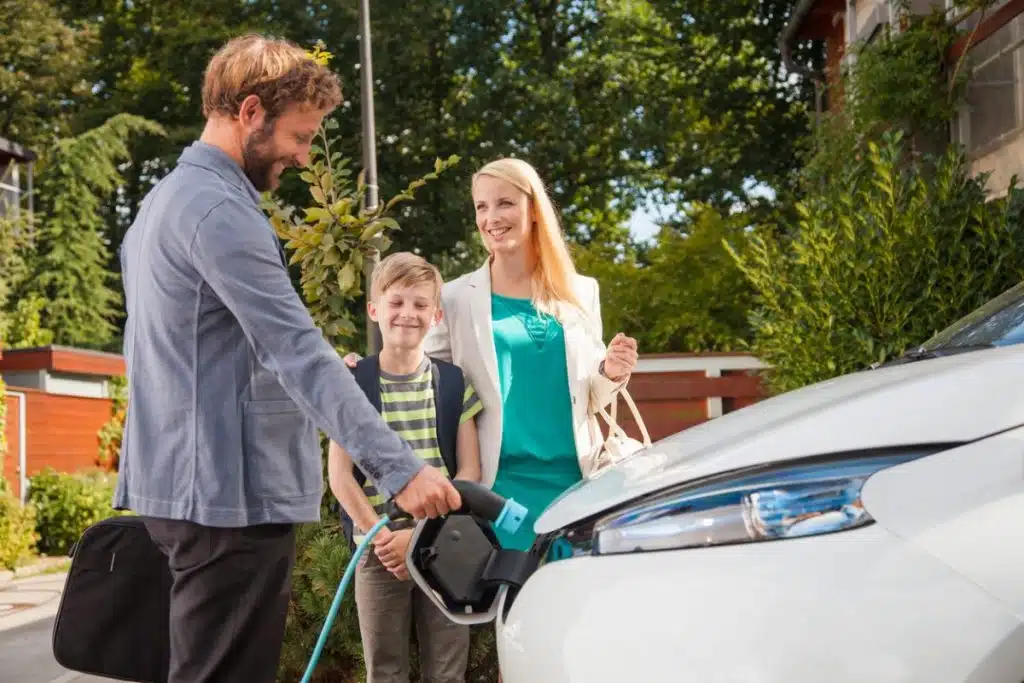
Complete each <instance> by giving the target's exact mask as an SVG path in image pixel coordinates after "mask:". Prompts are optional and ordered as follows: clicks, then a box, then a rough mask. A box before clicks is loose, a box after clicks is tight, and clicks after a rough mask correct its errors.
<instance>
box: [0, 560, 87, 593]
mask: <svg viewBox="0 0 1024 683" xmlns="http://www.w3.org/2000/svg"><path fill="white" fill-rule="evenodd" d="M70 567H71V558H68V557H63V556H57V557H48V558H45V559H42V560H39V561H37V562H33V563H32V564H30V565H26V566H24V567H18V568H17V569H15V570H14V571H11V570H9V569H3V570H0V590H2V589H4V588H6V587H7V586H9V585H10V584H11V583H13V582H14V581H17V580H19V579H27V578H30V577H33V576H41V575H44V574H66V573H67V571H68V569H69V568H70Z"/></svg>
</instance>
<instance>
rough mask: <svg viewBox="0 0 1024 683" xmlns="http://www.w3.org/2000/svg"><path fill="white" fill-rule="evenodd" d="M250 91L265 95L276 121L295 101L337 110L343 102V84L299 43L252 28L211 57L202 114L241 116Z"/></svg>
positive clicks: (262, 100) (262, 99)
mask: <svg viewBox="0 0 1024 683" xmlns="http://www.w3.org/2000/svg"><path fill="white" fill-rule="evenodd" d="M249 95H256V96H258V97H259V98H260V104H262V105H263V108H264V109H265V110H266V111H267V115H268V116H269V118H270V120H271V121H273V120H274V119H276V118H277V117H278V116H279V115H280V114H281V113H282V112H283V111H284V110H285V108H287V107H288V106H290V105H300V106H308V107H312V108H314V109H325V110H333V109H334V108H335V107H337V106H338V105H339V104H340V103H341V83H340V81H339V79H338V77H337V75H335V74H334V72H332V71H331V70H330V69H329V68H327V67H326V66H321V65H319V64H317V63H316V62H314V61H313V60H312V59H311V58H310V56H309V55H308V54H306V51H305V50H303V49H302V48H301V47H299V46H298V45H296V44H295V43H292V42H290V41H287V40H281V39H275V38H267V37H264V36H261V35H258V34H255V33H249V34H246V35H243V36H239V37H237V38H233V39H231V40H229V41H228V42H227V43H226V44H224V46H222V47H221V48H220V49H219V50H218V51H217V53H216V54H215V55H214V56H213V58H212V59H210V62H209V64H208V65H207V67H206V73H205V74H204V77H203V116H205V117H206V118H209V117H210V116H212V115H213V114H222V115H225V116H231V117H234V116H238V111H239V108H240V107H241V106H242V101H243V100H244V99H245V98H246V97H248V96H249Z"/></svg>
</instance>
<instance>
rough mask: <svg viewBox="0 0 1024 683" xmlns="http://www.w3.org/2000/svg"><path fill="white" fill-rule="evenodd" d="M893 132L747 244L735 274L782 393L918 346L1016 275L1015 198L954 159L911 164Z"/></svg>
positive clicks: (1018, 232) (1020, 265) (1022, 270)
mask: <svg viewBox="0 0 1024 683" xmlns="http://www.w3.org/2000/svg"><path fill="white" fill-rule="evenodd" d="M905 147H906V145H905V142H904V140H903V136H902V135H901V134H900V133H887V134H886V135H884V136H883V137H882V138H881V140H880V141H879V142H870V143H868V144H867V145H866V146H865V148H864V149H863V150H862V152H861V153H860V154H858V155H855V156H851V157H849V158H848V160H847V161H846V162H845V163H844V164H842V168H841V169H840V170H841V173H840V174H839V175H837V176H836V177H834V178H833V179H832V180H831V181H830V182H828V183H824V184H821V185H818V186H817V187H815V188H811V190H810V191H809V193H808V195H807V196H806V197H805V198H804V199H803V201H801V202H800V203H799V204H798V205H797V209H798V213H799V216H800V218H799V220H798V222H797V225H795V226H789V229H787V230H781V231H773V232H771V233H769V232H768V231H764V233H763V234H759V235H756V236H754V237H753V238H752V239H751V240H750V241H749V243H748V246H747V252H746V254H745V255H744V256H742V257H740V256H737V260H738V262H739V263H740V267H741V269H742V270H743V272H744V273H745V274H746V276H747V277H748V278H749V279H750V282H751V284H752V285H753V286H754V288H755V290H756V292H757V301H756V304H755V310H754V311H753V313H752V319H751V321H752V325H753V327H754V333H755V334H754V342H753V344H752V350H753V352H754V353H755V354H757V356H758V357H759V358H761V359H762V360H764V361H766V362H767V363H769V364H771V365H772V366H773V368H772V370H771V371H770V372H769V373H768V375H767V380H768V383H769V386H770V387H771V388H772V389H773V390H775V391H787V390H790V389H794V388H797V387H800V386H803V385H806V384H810V383H813V382H817V381H820V380H825V379H828V378H831V377H834V376H837V375H841V374H845V373H848V372H852V371H855V370H861V369H865V368H867V367H868V366H870V365H871V364H872V363H875V362H879V361H885V360H887V359H889V358H892V357H894V356H897V355H899V354H900V353H902V352H904V351H905V350H907V349H908V348H910V347H913V346H917V345H919V344H921V343H923V342H925V341H927V339H928V338H929V337H931V336H932V335H933V334H934V333H936V332H938V331H939V330H941V329H942V328H944V327H946V326H948V325H950V324H952V323H953V322H955V321H956V320H957V319H959V318H960V317H961V316H963V315H965V314H966V313H968V312H970V311H971V310H972V309H974V308H976V307H978V306H980V305H981V304H982V303H984V302H985V301H987V300H988V299H990V298H992V297H993V296H995V295H997V294H999V293H1000V292H1002V291H1004V290H1006V289H1008V288H1009V287H1011V286H1013V285H1015V284H1016V283H1017V282H1019V281H1020V280H1021V277H1022V276H1024V225H1022V223H1021V220H1020V218H1021V213H1020V207H1021V205H1022V204H1021V201H1020V200H1021V193H1020V192H1019V191H1018V190H1017V189H1016V188H1015V187H1011V188H1010V191H1009V194H1008V198H1005V199H998V200H992V201H986V200H988V199H989V198H988V196H987V192H986V189H985V186H986V181H987V177H986V176H984V175H979V176H973V177H972V176H971V175H969V172H968V169H967V165H966V163H965V159H964V157H963V155H962V153H961V152H960V151H959V150H958V149H956V148H953V147H951V148H949V149H948V150H947V151H946V152H945V153H944V154H943V155H942V156H941V157H939V158H937V159H928V158H923V157H914V158H912V157H911V155H910V154H909V153H908V151H907V150H906V149H905Z"/></svg>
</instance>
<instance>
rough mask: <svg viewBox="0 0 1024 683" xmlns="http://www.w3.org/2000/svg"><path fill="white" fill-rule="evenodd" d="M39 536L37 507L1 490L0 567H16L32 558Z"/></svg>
mask: <svg viewBox="0 0 1024 683" xmlns="http://www.w3.org/2000/svg"><path fill="white" fill-rule="evenodd" d="M37 538H38V537H37V535H36V518H35V509H34V508H33V507H32V506H31V505H25V506H22V505H21V501H19V500H18V499H17V498H16V497H15V496H14V495H13V494H12V493H10V492H9V491H0V569H14V568H15V567H17V566H18V565H19V564H21V563H22V562H23V561H24V560H26V559H28V558H30V557H31V556H32V555H33V551H34V550H35V545H36V540H37Z"/></svg>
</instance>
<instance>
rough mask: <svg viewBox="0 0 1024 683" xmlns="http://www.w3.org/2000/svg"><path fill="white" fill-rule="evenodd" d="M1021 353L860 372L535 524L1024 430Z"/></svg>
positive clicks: (692, 437) (733, 426) (762, 406)
mask: <svg viewBox="0 0 1024 683" xmlns="http://www.w3.org/2000/svg"><path fill="white" fill-rule="evenodd" d="M1022 378H1024V345H1015V346H1008V347H1002V348H993V349H989V350H984V351H975V352H971V353H964V354H957V355H953V356H948V357H943V358H937V359H930V360H924V361H918V362H914V363H907V364H904V365H897V366H892V367H886V368H879V369H876V370H868V371H864V372H858V373H854V374H850V375H845V376H842V377H837V378H835V379H832V380H829V381H826V382H821V383H819V384H815V385H812V386H809V387H805V388H803V389H799V390H796V391H791V392H788V393H786V394H782V395H779V396H775V397H772V398H769V399H766V400H764V401H761V402H759V403H755V404H753V405H751V406H747V407H745V408H742V409H740V410H738V411H735V412H733V413H728V414H726V415H724V416H722V417H720V418H716V419H714V420H710V421H708V422H705V423H702V424H700V425H697V426H695V427H691V428H689V429H686V430H684V431H682V432H680V433H678V434H675V435H673V436H670V437H668V438H666V439H663V440H661V441H659V442H657V443H655V444H654V445H652V446H651V448H649V449H646V450H644V451H641V452H639V453H637V454H636V455H634V456H633V457H631V458H628V459H627V460H625V461H623V462H621V463H618V464H617V465H615V466H612V467H609V468H606V469H605V470H603V471H602V472H599V473H598V474H597V475H595V476H593V477H591V478H590V479H588V480H584V481H583V482H581V483H580V484H578V485H576V486H574V487H573V488H571V489H569V490H568V491H566V492H565V493H564V494H562V496H560V497H559V498H558V499H557V500H555V501H554V502H553V503H552V504H551V505H550V506H548V508H547V510H545V511H544V512H543V513H542V514H541V515H540V517H539V519H538V520H537V522H536V524H535V525H534V530H535V531H536V532H537V533H539V534H544V533H548V532H550V531H553V530H556V529H560V528H562V527H565V526H568V525H571V524H574V523H576V522H578V521H579V520H582V519H585V518H588V517H591V516H593V515H596V514H599V513H601V512H603V511H605V510H608V509H610V508H612V507H615V506H617V505H620V504H622V503H626V502H629V501H631V500H634V499H636V498H638V497H641V496H643V495H646V494H649V493H653V492H656V491H658V490H661V489H664V488H667V487H670V486H674V485H678V484H681V483H684V482H686V481H689V480H693V479H698V478H700V477H705V476H709V475H714V474H718V473H721V472H726V471H729V470H733V469H738V468H742V467H750V466H755V465H763V464H769V463H772V462H779V461H783V460H788V459H792V458H799V457H804V456H813V455H824V454H830V453H837V452H847V451H855V450H865V449H873V448H880V447H889V446H900V445H921V444H935V443H940V444H941V443H951V442H957V443H959V442H968V441H973V440H976V439H979V438H983V437H985V436H988V435H990V434H994V433H997V432H1000V431H1004V430H1006V429H1010V428H1013V427H1016V426H1019V425H1024V391H1021V390H1020V387H1021V379H1022Z"/></svg>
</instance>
